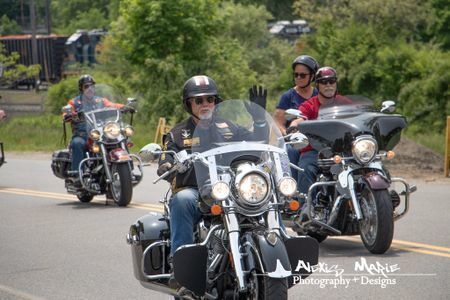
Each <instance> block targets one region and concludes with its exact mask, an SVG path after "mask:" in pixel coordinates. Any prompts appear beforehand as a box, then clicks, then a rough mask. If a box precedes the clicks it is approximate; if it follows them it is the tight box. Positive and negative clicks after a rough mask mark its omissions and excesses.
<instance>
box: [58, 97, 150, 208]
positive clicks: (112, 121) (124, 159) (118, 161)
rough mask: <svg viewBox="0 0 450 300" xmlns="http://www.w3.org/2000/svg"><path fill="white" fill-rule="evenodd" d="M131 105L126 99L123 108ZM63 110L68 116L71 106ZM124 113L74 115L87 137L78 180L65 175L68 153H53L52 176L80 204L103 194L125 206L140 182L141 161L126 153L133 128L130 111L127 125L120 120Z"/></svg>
mask: <svg viewBox="0 0 450 300" xmlns="http://www.w3.org/2000/svg"><path fill="white" fill-rule="evenodd" d="M134 103H135V99H133V98H129V99H128V102H127V106H125V107H132V106H134ZM63 110H64V112H65V113H66V114H71V113H72V111H71V106H66V107H64V108H63ZM128 111H129V110H128ZM128 111H127V110H120V109H116V108H102V109H95V110H92V111H81V112H79V113H78V114H77V115H76V116H75V118H77V120H76V121H77V122H86V125H87V128H88V131H87V132H88V135H89V137H88V142H87V144H88V151H87V152H86V153H85V157H86V158H84V159H83V160H82V161H81V162H80V164H79V166H78V178H74V177H72V176H70V174H69V172H70V170H71V155H72V154H71V151H70V150H69V149H63V150H59V151H55V152H54V153H53V156H52V164H51V167H52V170H53V174H54V175H55V176H57V177H58V178H61V179H64V181H65V187H66V189H67V192H69V193H71V194H74V195H76V196H77V197H78V199H79V200H80V201H81V202H90V201H91V200H92V199H93V197H94V196H96V195H102V194H106V196H107V199H108V198H109V199H113V200H114V202H116V203H117V204H118V205H119V206H127V205H128V204H129V203H130V201H131V198H132V195H133V186H135V185H137V184H138V183H139V182H140V181H141V180H142V176H143V170H142V162H141V160H140V158H139V157H138V156H137V155H134V154H131V153H130V151H129V147H130V146H132V143H131V139H130V138H131V136H132V135H133V134H134V129H133V127H132V126H131V125H132V122H133V112H130V113H131V119H130V125H127V124H126V123H125V122H124V121H123V114H124V113H126V112H128ZM64 136H66V133H65V126H64Z"/></svg>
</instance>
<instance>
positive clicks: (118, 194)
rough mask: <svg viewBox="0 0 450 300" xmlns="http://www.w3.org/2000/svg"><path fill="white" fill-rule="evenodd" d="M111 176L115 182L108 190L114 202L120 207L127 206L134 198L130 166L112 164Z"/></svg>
mask: <svg viewBox="0 0 450 300" xmlns="http://www.w3.org/2000/svg"><path fill="white" fill-rule="evenodd" d="M111 176H112V179H113V181H112V182H111V183H110V184H109V186H108V189H109V193H110V194H111V196H112V198H113V200H114V202H116V203H117V205H119V206H127V205H128V204H129V203H130V201H131V198H132V197H133V184H132V181H131V172H130V168H129V167H128V164H126V163H121V164H112V166H111Z"/></svg>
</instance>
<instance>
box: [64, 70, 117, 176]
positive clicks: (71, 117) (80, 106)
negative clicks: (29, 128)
mask: <svg viewBox="0 0 450 300" xmlns="http://www.w3.org/2000/svg"><path fill="white" fill-rule="evenodd" d="M78 90H79V91H80V94H79V95H78V96H76V97H75V98H73V99H70V100H69V103H68V105H70V106H71V107H72V114H66V113H65V114H64V115H63V117H64V121H65V122H71V125H72V140H71V141H70V150H71V152H72V166H71V171H70V175H71V176H73V177H75V178H78V166H79V164H80V162H81V161H82V160H83V158H84V152H85V151H86V148H87V147H86V145H87V138H88V132H87V127H86V122H85V121H83V120H79V119H78V118H77V117H76V116H77V114H78V112H80V111H91V110H95V109H100V108H104V107H115V108H118V109H120V108H123V107H124V105H123V104H119V103H112V102H110V101H109V100H108V99H106V98H102V97H98V96H95V80H94V78H93V77H92V76H91V75H87V74H86V75H82V76H81V77H80V79H79V80H78Z"/></svg>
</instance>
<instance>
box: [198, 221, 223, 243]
mask: <svg viewBox="0 0 450 300" xmlns="http://www.w3.org/2000/svg"><path fill="white" fill-rule="evenodd" d="M218 229H223V226H222V225H221V224H217V225H214V226H213V227H211V228H210V229H209V232H208V234H207V235H206V238H205V240H204V241H203V242H201V243H200V245H201V246H206V244H208V242H209V239H210V238H211V235H212V234H213V233H214V231H216V230H218Z"/></svg>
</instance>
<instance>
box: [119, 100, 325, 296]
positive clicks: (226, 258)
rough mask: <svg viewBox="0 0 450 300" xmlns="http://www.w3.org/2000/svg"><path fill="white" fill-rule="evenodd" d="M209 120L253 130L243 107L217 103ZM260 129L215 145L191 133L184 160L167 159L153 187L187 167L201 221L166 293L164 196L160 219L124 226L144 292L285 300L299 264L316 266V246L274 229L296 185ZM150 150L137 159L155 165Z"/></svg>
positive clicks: (279, 143) (176, 260)
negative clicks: (192, 176)
mask: <svg viewBox="0 0 450 300" xmlns="http://www.w3.org/2000/svg"><path fill="white" fill-rule="evenodd" d="M258 107H259V106H258ZM259 108H260V107H259ZM260 109H262V108H260ZM216 114H218V115H219V116H221V117H222V118H223V119H225V120H231V121H232V122H233V124H238V125H240V126H242V127H244V128H250V126H252V123H253V122H252V120H251V117H250V115H248V113H247V111H246V109H245V106H244V105H243V102H242V101H233V100H228V101H224V102H222V103H221V104H219V105H218V106H217V107H216ZM266 116H267V117H268V118H269V115H268V114H266ZM216 120H220V118H217V119H216ZM267 122H268V124H269V125H268V126H269V127H270V129H271V131H270V134H269V132H265V133H264V136H263V135H261V136H257V135H253V136H251V138H249V139H239V140H236V139H230V142H225V143H217V144H214V145H213V144H208V145H205V144H204V143H203V144H202V142H201V141H202V137H204V135H205V134H210V133H211V130H210V128H209V127H204V128H202V127H201V126H197V129H196V130H195V132H194V134H193V143H192V144H193V146H192V152H191V154H187V153H186V152H183V151H182V152H180V153H178V154H175V153H172V154H173V155H174V156H175V157H176V164H175V166H174V167H173V168H172V169H171V170H169V171H167V172H166V173H165V174H163V175H162V176H161V177H160V178H159V179H157V180H156V181H158V180H160V179H161V178H163V177H166V176H170V175H171V173H173V172H180V171H182V170H183V169H185V168H186V167H187V166H189V165H192V164H193V165H194V168H195V174H196V177H197V184H198V187H199V192H200V197H201V199H200V201H199V207H200V209H201V211H202V212H203V213H204V218H203V221H201V222H200V223H199V225H198V226H196V228H195V233H194V236H195V244H191V245H185V246H182V247H180V248H179V249H178V250H177V251H176V252H175V254H174V256H173V272H174V277H175V279H176V281H177V282H178V283H179V284H180V285H181V287H180V288H178V289H171V288H170V287H169V278H170V276H171V274H170V273H169V272H170V271H169V264H168V258H169V253H170V247H171V245H170V209H169V205H168V203H169V201H170V199H169V198H170V197H169V193H167V194H166V196H165V197H164V207H165V209H164V214H158V213H150V214H147V215H146V216H143V217H141V218H140V219H138V220H137V222H136V223H135V224H133V225H132V226H131V227H130V231H129V234H128V237H127V240H128V243H129V244H131V248H132V257H133V267H134V275H135V277H136V278H137V279H138V280H139V281H140V283H141V284H142V285H143V286H144V287H146V288H149V289H154V290H158V291H162V292H165V293H169V294H172V295H175V296H181V297H185V296H187V297H191V298H195V299H197V298H198V299H199V298H201V297H204V298H207V299H286V298H287V290H288V288H289V287H292V286H293V276H304V277H306V276H308V275H309V274H310V272H309V271H308V270H306V269H304V268H302V267H300V266H299V263H300V261H303V263H304V264H305V265H316V264H317V262H318V243H317V241H316V240H315V239H313V238H311V237H307V236H303V237H291V236H289V235H288V234H287V233H286V231H285V230H284V229H283V228H282V227H281V221H280V218H279V214H280V211H282V210H283V209H285V207H286V205H288V204H289V196H291V195H292V194H293V193H294V192H295V189H296V182H295V180H293V179H292V178H291V177H290V170H289V163H288V158H287V154H286V152H285V149H284V139H283V137H281V134H280V132H279V130H278V128H277V127H276V125H275V124H274V122H273V121H272V120H271V119H268V120H267ZM220 124H222V123H219V126H222V127H223V126H225V125H220ZM219 128H220V127H219ZM197 138H198V140H197ZM195 141H198V143H197V142H195ZM155 149H156V146H155V144H150V145H147V146H146V147H144V149H143V151H142V152H141V155H142V156H143V157H146V156H149V157H150V158H154V157H153V155H154V154H155V153H157V152H158V151H155ZM160 153H161V152H160ZM162 153H168V152H162ZM143 160H144V161H146V160H147V159H144V158H143ZM297 205H298V203H297Z"/></svg>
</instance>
